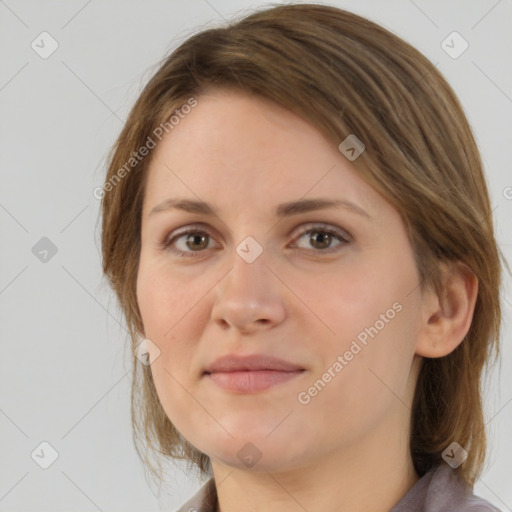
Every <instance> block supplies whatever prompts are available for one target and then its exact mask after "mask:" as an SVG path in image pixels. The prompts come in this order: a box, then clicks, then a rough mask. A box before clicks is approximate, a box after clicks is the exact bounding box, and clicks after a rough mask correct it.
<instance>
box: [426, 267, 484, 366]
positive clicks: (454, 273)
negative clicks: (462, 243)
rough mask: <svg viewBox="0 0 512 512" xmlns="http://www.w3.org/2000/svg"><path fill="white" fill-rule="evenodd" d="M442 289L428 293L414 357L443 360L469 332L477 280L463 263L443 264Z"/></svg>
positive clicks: (475, 297)
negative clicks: (416, 355) (439, 358)
mask: <svg viewBox="0 0 512 512" xmlns="http://www.w3.org/2000/svg"><path fill="white" fill-rule="evenodd" d="M443 270H444V272H443V283H442V289H441V291H440V292H439V293H437V292H435V291H431V292H428V294H426V295H425V298H424V307H423V310H424V315H423V318H422V320H421V321H422V325H421V326H420V330H419V331H420V332H419V334H418V338H417V343H416V354H418V355H420V356H423V357H429V358H436V357H443V356H446V355H448V354H450V353H451V352H453V351H454V350H455V349H456V348H457V347H458V346H459V345H460V343H461V342H462V341H463V340H464V337H465V336H466V334H467V333H468V331H469V328H470V326H471V322H472V320H473V313H474V309H475V304H476V299H477V295H478V279H477V278H476V276H475V274H474V273H473V272H472V271H471V269H470V268H469V267H468V266H467V265H465V264H464V263H462V262H450V263H449V264H444V269H443Z"/></svg>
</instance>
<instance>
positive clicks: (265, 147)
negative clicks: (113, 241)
mask: <svg viewBox="0 0 512 512" xmlns="http://www.w3.org/2000/svg"><path fill="white" fill-rule="evenodd" d="M154 151H155V153H154V155H153V158H152V162H151V165H150V167H149V169H148V172H149V175H148V181H147V187H146V197H145V201H144V203H145V204H144V209H145V212H146V214H147V211H148V209H149V208H153V207H154V205H155V204H156V203H157V202H160V201H163V200H164V199H166V198H167V197H168V196H172V197H176V196H180V197H187V198H190V199H195V200H205V201H208V202H209V203H214V204H218V205H219V207H224V206H226V207H227V206H229V205H231V206H233V207H235V206H237V207H238V208H239V209H242V208H247V207H248V206H249V205H250V206H251V207H252V208H267V209H270V208H271V207H273V206H274V204H277V203H282V202H284V201H291V200H296V199H299V198H302V197H307V196H311V197H319V196H322V197H325V196H326V195H328V196H329V197H333V198H334V197H336V196H337V195H342V196H343V199H348V198H349V199H350V200H352V201H353V202H356V203H358V204H359V205H360V206H361V207H362V208H364V209H371V208H372V204H373V205H374V204H375V202H376V201H378V200H379V197H380V196H379V195H378V194H377V192H375V191H374V190H373V189H372V188H371V187H370V186H369V185H368V184H367V183H366V182H364V181H363V180H362V178H361V177H360V176H358V173H357V170H356V169H355V168H354V167H353V166H352V165H351V164H350V162H349V161H348V160H347V159H346V158H345V157H344V156H343V155H342V154H341V153H340V152H339V150H338V148H337V146H336V145H335V144H333V143H332V142H330V141H328V140H327V139H326V138H325V137H324V136H323V135H322V134H321V132H320V131H319V130H317V129H316V128H315V127H314V126H312V125H311V124H309V123H308V122H307V121H306V120H304V119H302V118H301V117H300V116H298V115H297V114H295V113H293V112H291V111H289V110H287V109H285V108H283V107H281V106H280V105H277V104H275V103H273V102H271V101H269V100H265V99H261V98H259V97H257V96H249V95H246V94H244V93H242V92H239V91H231V90H215V91H212V92H209V93H208V94H206V95H203V96H200V97H198V98H197V106H196V107H195V108H194V109H193V110H192V111H191V112H190V113H189V114H188V115H186V116H184V118H183V119H181V121H180V123H179V124H178V125H177V126H175V127H174V128H173V129H172V131H170V132H169V133H168V134H166V135H165V136H164V137H163V139H162V141H161V142H159V143H158V145H157V147H156V148H155V150H154ZM340 199H341V197H340ZM381 200H382V199H381ZM272 203H273V204H272Z"/></svg>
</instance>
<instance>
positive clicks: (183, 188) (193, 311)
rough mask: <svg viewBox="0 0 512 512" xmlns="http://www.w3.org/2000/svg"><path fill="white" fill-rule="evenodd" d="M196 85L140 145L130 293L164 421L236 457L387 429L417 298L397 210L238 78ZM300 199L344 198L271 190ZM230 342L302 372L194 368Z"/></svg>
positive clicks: (270, 463) (278, 456) (401, 388)
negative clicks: (183, 108)
mask: <svg viewBox="0 0 512 512" xmlns="http://www.w3.org/2000/svg"><path fill="white" fill-rule="evenodd" d="M197 100H198V104H197V106H196V107H195V108H193V109H192V111H191V112H190V113H189V114H188V115H187V116H184V118H183V119H181V120H180V122H179V124H178V125H177V126H175V127H174V129H173V130H172V131H171V132H170V133H169V134H168V135H167V136H166V137H164V138H163V140H162V141H161V142H160V143H159V144H158V145H157V147H156V148H155V149H154V150H153V151H155V154H154V159H153V160H152V163H151V166H150V169H149V175H148V181H147V188H146V193H145V197H144V206H143V214H142V231H141V237H142V238H141V241H142V247H141V255H140V266H139V273H138V280H137V297H138V303H139V306H140V311H141V314H142V319H143V323H144V330H145V332H144V335H145V337H146V338H148V339H149V340H151V342H152V343H154V344H155V345H156V346H157V347H158V349H159V350H160V355H159V357H157V358H156V359H155V360H154V362H153V363H152V365H151V370H152V374H153V378H154V382H155V386H156V390H157V393H158V396H159V398H160V401H161V403H162V406H163V408H164V409H165V412H166V414H167V415H168V417H169V419H170V421H171V422H172V423H173V424H174V425H175V426H176V428H177V429H178V430H179V431H180V432H181V434H182V435H183V436H184V437H185V438H186V439H187V440H188V441H189V442H190V443H191V444H192V445H194V446H195V447H196V448H198V449H199V450H200V451H202V452H204V453H206V454H207V455H209V456H210V457H212V462H213V460H218V461H221V462H222V463H224V464H227V465H230V466H233V467H239V468H244V467H247V468H248V467H252V464H254V463H255V462H257V465H256V466H255V468H256V469H270V468H274V469H276V468H277V467H279V468H293V467H299V466H301V465H304V466H305V465H307V464H309V463H311V462H313V461H314V460H315V459H317V458H320V459H321V458H322V457H323V456H325V454H329V453H330V454H332V453H334V452H336V451H339V452H340V453H346V454H348V453H350V452H351V450H352V452H353V455H354V456H355V457H356V456H357V453H358V452H357V451H356V448H357V447H360V446H362V445H363V443H364V445H365V446H369V444H368V443H370V445H371V446H379V443H382V442H387V439H388V438H389V436H390V435H395V434H396V435H400V436H401V439H402V440H403V439H404V437H403V436H404V435H407V428H408V424H409V414H410V410H409V405H410V401H411V399H412V396H413V392H414V383H415V379H416V375H417V372H416V370H417V366H418V365H417V362H418V361H419V358H418V356H416V357H415V342H416V336H417V333H418V329H419V325H420V324H419V323H420V318H421V313H420V311H421V306H422V302H421V294H420V289H419V275H418V272H417V269H416V266H415V263H414V256H413V252H412V248H411V246H410V244H409V242H408V239H407V236H406V231H405V227H404V225H403V223H402V221H401V218H400V216H399V214H398V212H397V211H396V210H395V209H394V208H393V207H392V206H391V205H390V204H389V203H388V202H386V201H385V200H384V199H383V198H382V197H381V196H380V195H379V194H377V193H376V192H375V191H374V190H373V189H372V188H371V187H370V186H369V185H367V184H366V183H365V182H364V181H363V180H362V179H361V178H360V177H359V176H358V173H357V171H356V170H355V168H354V167H353V166H352V165H351V163H350V162H349V161H348V160H347V158H346V157H345V156H344V155H343V154H342V153H341V152H340V151H339V150H338V148H337V147H336V146H335V145H333V144H331V143H329V142H328V141H327V140H326V139H325V138H324V137H323V136H322V135H321V134H320V132H319V131H317V130H316V129H315V128H313V127H312V126H311V125H310V124H308V123H307V122H305V121H304V120H302V119H301V118H300V117H298V116H296V115H295V114H293V113H291V112H289V111H287V110H285V109H282V108H281V107H279V106H277V105H274V104H273V103H269V102H267V101H265V100H261V99H255V98H252V97H249V96H245V95H244V94H242V93H238V92H237V93H234V92H226V91H222V90H216V91H213V92H209V93H208V94H207V95H204V96H200V97H198V98H197ZM347 135H348V134H347ZM340 142H342V141H341V140H340ZM363 142H364V141H363ZM313 199H315V200H322V201H341V202H342V203H340V204H339V205H338V206H328V207H322V208H315V209H310V208H306V207H304V208H302V207H300V206H295V207H289V208H285V207H283V206H282V205H283V204H287V203H295V202H297V203H298V205H300V204H302V203H304V206H308V205H311V203H308V201H311V200H313ZM170 200H172V201H184V200H188V201H194V202H196V201H201V202H205V203H208V204H209V205H210V207H211V208H212V209H213V210H215V211H216V213H217V214H216V215H213V214H210V213H207V212H200V211H199V209H197V211H195V212H193V211H186V210H184V209H182V208H170V203H169V201H170ZM349 203H350V204H352V205H353V206H349ZM155 207H159V208H158V209H157V210H155V211H153V210H154V208H155ZM203 209H204V207H203ZM276 212H280V213H281V215H277V214H276ZM194 228H196V229H197V231H198V233H197V234H196V235H186V234H183V233H184V232H185V231H187V230H189V229H190V230H193V229H194ZM166 241H168V242H170V243H169V244H168V245H167V247H164V244H165V242H166ZM232 354H236V355H239V356H245V355H254V354H257V355H266V356H273V357H276V358H280V359H282V360H285V361H287V362H289V363H291V364H292V365H293V366H294V367H296V368H298V369H300V370H301V371H295V372H288V373H285V372H282V371H269V370H268V367H267V371H260V372H258V371H256V370H253V371H251V372H244V373H241V372H239V373H236V374H235V373H231V374H229V373H226V372H217V373H216V374H215V373H212V374H211V375H207V374H205V373H204V372H205V368H206V367H208V366H209V365H211V364H212V363H213V362H214V361H215V360H216V359H217V358H219V357H222V356H226V355H232ZM263 366H265V365H263ZM273 379H275V380H273ZM269 382H270V383H272V382H273V383H274V384H273V385H271V386H270V387H268V384H269ZM226 386H227V387H226ZM265 386H267V387H265ZM359 453H360V452H359Z"/></svg>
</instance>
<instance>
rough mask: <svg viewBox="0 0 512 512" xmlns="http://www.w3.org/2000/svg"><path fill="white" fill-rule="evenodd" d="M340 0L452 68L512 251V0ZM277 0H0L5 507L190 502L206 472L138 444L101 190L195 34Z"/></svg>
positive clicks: (0, 394)
mask: <svg viewBox="0 0 512 512" xmlns="http://www.w3.org/2000/svg"><path fill="white" fill-rule="evenodd" d="M276 3H279V2H276ZM325 3H331V4H332V5H337V6H339V7H344V8H347V9H349V10H352V11H353V12H356V13H359V14H362V15H364V16H367V17H368V18H370V19H373V20H375V21H377V22H378V23H381V24H382V25H384V26H385V27H387V28H389V29H391V30H392V31H394V32H395V33H397V34H398V35H400V36H401V37H403V38H404V39H405V40H407V41H409V42H410V43H411V44H413V45H414V46H415V47H416V48H418V49H419V50H420V51H422V52H423V53H424V54H425V55H426V56H427V57H428V58H429V59H430V60H431V61H432V62H433V63H435V64H436V65H437V67H438V68H439V69H440V70H441V72H442V73H443V74H444V75H445V76H446V77H447V79H448V81H449V82H450V83H451V85H452V86H453V88H454V89H455V91H456V93H457V94H458V95H459V97H460V99H461V101H462V103H463V105H464V107H465V109H466V112H467V115H468V117H469V120H470V122H471V124H472V126H473V129H474V132H475V134H476V138H477V141H478V143H479V145H480V147H481V151H482V155H483V159H484V162H485V165H486V169H487V175H488V180H489V184H490V188H491V196H492V203H493V207H494V216H495V221H496V225H497V233H498V239H499V242H500V244H501V247H502V249H503V251H504V252H505V254H506V255H507V257H508V259H510V256H511V254H512V229H511V227H510V219H511V218H512V173H511V155H512V150H511V146H512V144H511V142H512V141H511V126H512V125H511V121H512V73H511V67H510V60H509V59H510V55H512V35H511V31H510V26H511V25H510V23H511V15H512V3H511V2H510V1H507V0H499V1H496V0H478V1H477V0H473V1H463V0H460V1H444V0H443V1H426V0H414V1H412V0H394V1H387V0H386V1H376V0H375V1H368V0H365V1H361V0H360V1H356V0H354V1H349V0H346V1H342V0H340V1H337V2H325ZM265 4H266V2H258V1H253V2H250V1H238V2H235V1H234V0H231V1H229V0H189V1H187V2H184V1H183V2H178V1H171V0H165V1H146V2H143V1H124V2H121V1H119V0H117V1H115V0H108V1H100V0H89V1H86V0H73V1H68V2H58V1H21V0H20V1H15V0H0V54H1V60H0V61H1V63H2V64H1V67H0V104H1V115H0V162H1V188H0V226H1V236H2V251H1V267H0V269H1V270H0V314H1V322H0V329H1V333H0V339H1V342H2V345H1V347H2V352H1V353H2V357H0V433H1V443H0V460H1V467H0V510H1V511H19V510H24V511H36V510H37V511H43V510H48V511H50V510H51V511H64V510H66V511H70V510H73V511H85V510H105V511H106V510H119V511H121V510H122V511H135V510H142V509H144V510H161V509H165V510H175V509H176V508H177V507H178V506H179V505H180V504H182V503H183V502H184V501H185V500H186V498H187V497H188V496H190V495H191V494H192V493H193V492H195V490H196V489H197V488H198V487H199V485H200V484H201V482H199V481H198V480H196V479H195V478H193V477H192V476H189V475H187V474H186V473H185V472H184V466H182V465H176V466H172V465H170V466H169V467H168V471H167V472H166V479H167V481H168V482H169V487H168V489H167V490H166V491H165V492H162V493H161V494H160V496H159V495H158V489H155V488H154V487H151V486H149V485H148V483H147V482H146V480H145V478H144V473H143V470H142V466H141V464H140V462H139V461H138V459H137V457H136V453H135V449H134V447H133V444H132V437H131V430H130V416H129V413H130V411H129V391H130V378H131V369H130V365H129V357H130V354H129V352H128V350H126V348H125V347H127V336H126V330H125V327H124V322H123V320H122V318H121V316H120V313H119V311H118V309H117V306H116V304H115V301H114V300H113V296H112V294H111V292H110V291H109V289H108V286H107V285H106V283H105V281H104V280H103V279H102V275H101V265H100V245H99V223H98V221H99V201H98V200H97V199H96V198H95V197H94V195H93V190H94V188H95V187H97V186H101V184H102V179H103V176H104V172H105V161H106V155H107V151H108V149H109V148H110V146H111V145H112V144H113V143H114V141H115V138H116V137H117V135H118V133H119V131H120V130H121V127H122V125H123V120H124V119H126V116H127V113H128V111H129V109H130V107H131V106H132V105H133V102H134V101H135V99H136V97H137V96H138V94H139V93H140V91H141V90H142V87H143V86H144V84H145V83H146V82H147V80H148V79H149V77H150V76H151V74H152V73H153V72H154V71H155V70H156V63H157V61H158V60H159V59H161V58H162V57H163V56H164V54H165V53H166V52H167V51H168V50H170V49H172V48H174V47H175V46H176V45H177V44H179V43H180V42H181V41H182V40H183V39H185V38H186V37H187V36H188V35H190V34H191V33H192V32H195V31H198V30H200V29H203V28H206V27H210V26H214V25H216V24H218V23H219V22H222V21H223V19H229V18H230V17H232V16H233V14H235V13H240V12H241V11H244V12H249V11H250V10H252V9H253V8H257V7H259V6H263V5H265ZM454 31H456V32H458V34H459V35H453V34H452V33H453V32H454ZM44 32H46V33H44ZM42 33H43V34H42ZM447 38H448V39H447ZM443 41H445V43H443ZM466 44H467V45H468V48H467V49H465V51H463V50H464V48H465V46H466ZM57 45H58V46H57ZM507 56H508V57H507ZM505 286H506V287H505V291H504V293H503V307H504V322H505V325H504V332H503V336H502V342H503V358H502V371H501V373H500V372H499V371H498V370H496V371H495V372H493V373H492V374H491V375H490V376H489V379H488V387H487V390H488V391H487V392H486V410H487V418H488V424H487V425H488V429H489V438H490V451H489V456H488V459H487V466H486V471H485V473H484V474H483V477H482V478H481V479H480V480H479V482H478V483H477V485H476V487H475V490H476V493H477V494H479V495H481V496H483V497H485V498H486V499H488V500H489V501H491V502H492V503H494V504H496V505H497V506H498V507H500V508H501V510H503V511H510V510H512V486H511V485H510V483H511V482H510V478H511V475H512V462H511V460H510V458H511V455H512V449H511V448H512V443H511V440H510V427H511V425H512V386H511V382H512V377H511V372H510V368H511V367H512V366H511V363H512V350H511V348H512V343H511V342H510V334H511V330H510V327H509V320H510V317H511V313H512V294H511V293H510V291H509V290H510V276H506V278H505ZM41 443H43V444H41ZM45 466H47V467H46V469H45Z"/></svg>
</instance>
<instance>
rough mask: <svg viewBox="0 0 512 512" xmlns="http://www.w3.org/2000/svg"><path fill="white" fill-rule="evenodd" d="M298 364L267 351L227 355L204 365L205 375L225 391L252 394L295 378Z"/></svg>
mask: <svg viewBox="0 0 512 512" xmlns="http://www.w3.org/2000/svg"><path fill="white" fill-rule="evenodd" d="M305 371H306V370H305V369H304V368H302V367H301V366H299V365H297V364H294V363H291V362H289V361H285V360H283V359H278V358H276V357H274V356H270V355H266V354H253V355H250V356H235V355H228V356H224V357H221V358H219V359H216V360H215V362H214V363H213V364H211V365H209V366H207V367H206V368H205V371H204V373H203V375H204V377H205V378H207V379H208V380H210V381H211V382H213V383H214V384H216V385H217V386H219V387H220V388H222V389H223V390H225V391H230V392H234V393H255V392H258V391H264V390H266V389H268V388H270V387H273V386H275V385H277V384H281V383H284V382H287V381H289V380H292V379H294V378H295V377H298V376H299V375H301V374H302V373H304V372H305Z"/></svg>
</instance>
